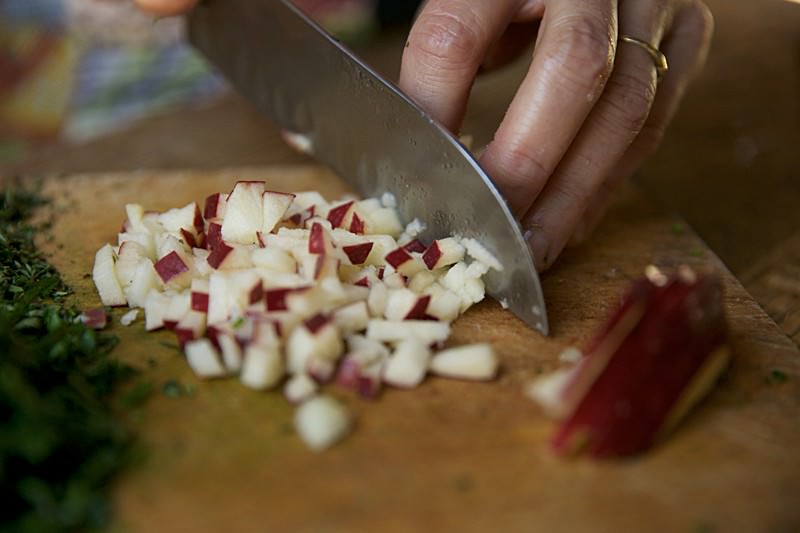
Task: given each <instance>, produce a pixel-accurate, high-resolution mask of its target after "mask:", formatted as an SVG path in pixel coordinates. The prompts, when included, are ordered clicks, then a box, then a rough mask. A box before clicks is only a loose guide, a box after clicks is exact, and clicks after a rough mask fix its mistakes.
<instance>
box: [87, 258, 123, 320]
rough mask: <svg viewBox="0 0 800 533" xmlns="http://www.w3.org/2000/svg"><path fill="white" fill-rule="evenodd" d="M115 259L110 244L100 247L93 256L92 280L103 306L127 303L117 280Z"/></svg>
mask: <svg viewBox="0 0 800 533" xmlns="http://www.w3.org/2000/svg"><path fill="white" fill-rule="evenodd" d="M115 259H116V258H115V256H114V249H113V248H112V247H111V245H110V244H106V245H104V246H103V247H101V248H100V249H99V250H97V253H96V254H95V256H94V267H93V268H92V279H93V280H94V285H95V287H97V292H98V294H99V295H100V301H101V302H103V305H111V306H116V305H125V304H126V303H128V301H127V300H126V299H125V294H124V293H123V292H122V287H121V286H120V284H119V280H118V279H117V273H116V271H115V268H114V261H115Z"/></svg>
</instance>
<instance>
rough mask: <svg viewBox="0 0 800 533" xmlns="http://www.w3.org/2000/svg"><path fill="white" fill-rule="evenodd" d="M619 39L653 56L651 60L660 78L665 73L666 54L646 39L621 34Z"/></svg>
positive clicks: (666, 65) (666, 67) (666, 68)
mask: <svg viewBox="0 0 800 533" xmlns="http://www.w3.org/2000/svg"><path fill="white" fill-rule="evenodd" d="M619 39H620V41H623V42H626V43H631V44H635V45H636V46H639V47H640V48H642V49H643V50H644V51H645V52H647V53H648V54H650V57H652V58H653V62H654V63H655V64H656V72H657V73H658V77H659V78H660V77H661V76H663V75H664V74H666V73H667V70H669V65H668V64H667V56H665V55H664V53H663V52H661V50H659V49H658V48H656V47H654V46H653V45H652V44H650V43H648V42H647V41H642V40H641V39H637V38H636V37H629V36H627V35H621V36H620V38H619Z"/></svg>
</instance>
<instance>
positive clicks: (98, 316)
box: [78, 307, 108, 329]
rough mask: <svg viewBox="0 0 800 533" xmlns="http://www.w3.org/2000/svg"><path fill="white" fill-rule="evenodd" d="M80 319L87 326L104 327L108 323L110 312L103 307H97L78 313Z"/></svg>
mask: <svg viewBox="0 0 800 533" xmlns="http://www.w3.org/2000/svg"><path fill="white" fill-rule="evenodd" d="M78 320H79V321H80V322H81V323H82V324H83V325H84V326H86V327H87V328H91V329H103V328H105V327H106V325H108V313H106V310H105V308H103V307H95V308H94V309H87V310H86V311H84V312H83V313H81V314H80V315H78Z"/></svg>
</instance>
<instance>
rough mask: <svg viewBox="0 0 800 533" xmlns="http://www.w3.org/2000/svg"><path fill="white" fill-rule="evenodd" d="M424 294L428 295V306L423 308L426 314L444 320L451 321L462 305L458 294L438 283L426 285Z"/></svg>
mask: <svg viewBox="0 0 800 533" xmlns="http://www.w3.org/2000/svg"><path fill="white" fill-rule="evenodd" d="M412 281H413V280H412ZM425 294H427V295H428V296H430V301H429V302H428V307H427V309H426V310H425V313H426V315H427V316H429V317H432V318H435V319H437V320H443V321H445V322H451V321H453V320H455V319H456V318H458V315H459V314H460V313H461V306H462V299H461V297H460V296H459V295H457V294H456V293H454V292H453V291H450V290H448V289H445V288H444V287H442V286H441V285H439V284H438V283H433V284H431V285H430V286H428V287H427V288H426V289H425Z"/></svg>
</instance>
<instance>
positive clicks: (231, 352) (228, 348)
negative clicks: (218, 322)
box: [216, 332, 242, 373]
mask: <svg viewBox="0 0 800 533" xmlns="http://www.w3.org/2000/svg"><path fill="white" fill-rule="evenodd" d="M216 342H217V344H218V345H219V350H220V352H222V362H223V363H224V364H225V369H226V370H227V371H228V372H231V373H237V372H239V371H240V370H241V368H242V348H241V346H239V343H238V342H236V337H234V336H233V335H232V334H231V333H228V332H223V333H218V334H217V335H216Z"/></svg>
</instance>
